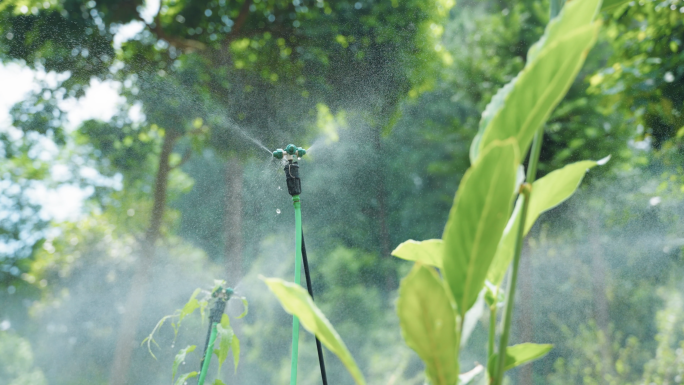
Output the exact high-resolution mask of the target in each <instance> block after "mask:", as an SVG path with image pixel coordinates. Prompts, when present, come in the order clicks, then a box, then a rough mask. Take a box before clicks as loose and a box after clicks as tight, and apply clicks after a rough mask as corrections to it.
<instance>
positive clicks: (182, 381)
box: [174, 372, 197, 385]
mask: <svg viewBox="0 0 684 385" xmlns="http://www.w3.org/2000/svg"><path fill="white" fill-rule="evenodd" d="M193 377H197V372H190V373H185V374H183V375H182V376H180V377H178V379H177V380H176V382H175V384H174V385H183V384H185V381H187V380H189V379H190V378H193Z"/></svg>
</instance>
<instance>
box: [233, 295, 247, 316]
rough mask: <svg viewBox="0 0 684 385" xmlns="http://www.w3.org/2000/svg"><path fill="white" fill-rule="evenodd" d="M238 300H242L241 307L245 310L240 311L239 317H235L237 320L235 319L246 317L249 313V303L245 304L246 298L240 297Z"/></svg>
mask: <svg viewBox="0 0 684 385" xmlns="http://www.w3.org/2000/svg"><path fill="white" fill-rule="evenodd" d="M240 299H241V300H242V306H244V308H245V310H243V311H242V314H240V315H239V316H237V317H235V318H237V319H240V318H242V317H244V316H246V315H247V312H248V311H249V303H248V302H247V298H245V297H242V298H240Z"/></svg>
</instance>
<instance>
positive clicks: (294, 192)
mask: <svg viewBox="0 0 684 385" xmlns="http://www.w3.org/2000/svg"><path fill="white" fill-rule="evenodd" d="M305 154H306V150H304V149H303V148H301V147H297V146H295V145H294V144H288V145H287V146H286V147H285V150H283V149H280V148H279V149H277V150H275V151H273V157H274V158H276V159H278V160H283V159H284V160H285V161H286V162H287V163H286V164H285V168H284V170H285V180H286V182H287V192H288V193H289V194H290V195H291V196H292V203H293V205H294V212H295V267H294V281H295V283H296V284H298V285H299V284H300V280H301V266H302V265H304V276H305V277H306V288H307V290H308V292H309V295H310V296H311V299H313V297H314V293H313V286H312V284H311V274H310V272H309V260H308V258H307V255H306V246H305V244H304V234H303V232H302V206H301V201H300V198H299V195H300V194H301V193H302V181H301V179H300V178H299V163H298V160H299V158H301V157H302V156H304V155H305ZM233 294H234V291H233V289H231V288H225V289H224V288H223V287H220V286H219V287H218V288H217V289H216V290H214V292H213V293H212V294H211V296H212V300H213V305H212V307H211V311H210V315H209V331H208V332H207V340H206V343H205V345H204V357H203V358H202V361H201V362H200V367H201V369H200V374H199V377H198V380H197V384H198V385H204V380H205V378H206V376H207V370H208V369H209V363H210V361H211V356H212V354H213V351H214V342H215V341H216V334H217V325H218V324H219V323H221V317H222V316H223V312H224V311H225V309H226V303H227V302H228V300H230V298H231V297H232V296H233ZM316 349H317V350H318V363H319V366H320V368H321V380H322V381H323V385H328V378H327V375H326V373H325V359H324V358H323V347H322V346H321V341H319V340H318V338H316ZM298 358H299V319H298V318H297V316H293V318H292V359H291V360H292V361H291V367H290V385H296V384H297V364H298Z"/></svg>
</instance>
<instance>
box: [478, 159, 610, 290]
mask: <svg viewBox="0 0 684 385" xmlns="http://www.w3.org/2000/svg"><path fill="white" fill-rule="evenodd" d="M607 160H608V158H605V159H602V160H600V161H598V162H597V161H593V160H585V161H581V162H576V163H572V164H569V165H567V166H565V167H563V168H561V169H559V170H556V171H553V172H551V173H549V174H548V175H546V176H544V177H543V178H540V179H539V180H537V181H535V182H534V184H533V185H532V195H531V196H530V203H529V206H528V211H527V218H526V219H525V231H524V235H525V234H527V233H528V232H529V231H530V229H531V228H532V226H533V225H534V222H535V221H536V220H537V218H539V216H540V215H541V214H542V213H544V212H545V211H548V210H550V209H552V208H554V207H556V206H558V205H559V204H561V203H563V202H564V201H565V200H566V199H568V198H570V196H572V194H573V193H574V192H575V190H577V187H579V184H580V182H582V178H584V174H585V173H586V172H587V171H588V170H589V169H591V168H592V167H594V166H596V165H600V164H604V163H605V162H606V161H607ZM521 210H522V200H521V199H520V198H518V201H517V202H516V204H515V209H514V210H513V214H512V215H511V218H510V219H509V220H508V225H507V226H506V229H505V230H504V233H503V235H502V237H501V240H500V241H499V246H498V248H497V250H496V256H495V257H494V261H493V262H492V265H491V266H490V267H489V271H488V272H487V280H488V281H490V282H492V283H493V284H494V285H496V286H499V285H501V281H502V280H503V278H504V275H505V274H506V270H507V269H508V265H509V264H510V263H511V261H512V260H513V252H514V248H515V238H516V236H517V234H518V226H519V225H520V212H521Z"/></svg>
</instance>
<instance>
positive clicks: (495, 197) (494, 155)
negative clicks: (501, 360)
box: [442, 138, 520, 317]
mask: <svg viewBox="0 0 684 385" xmlns="http://www.w3.org/2000/svg"><path fill="white" fill-rule="evenodd" d="M519 162H520V155H519V152H518V143H517V141H516V140H515V139H513V138H511V139H508V140H506V141H497V142H494V143H492V145H490V146H489V148H487V149H486V150H485V151H484V152H483V153H482V156H481V157H480V159H478V161H477V162H476V163H475V164H474V165H473V166H471V167H470V168H469V169H468V171H466V173H465V175H463V178H462V179H461V183H460V185H459V187H458V191H457V193H456V198H455V199H454V204H453V206H452V207H451V211H450V212H449V220H448V221H447V224H446V227H445V228H444V236H443V237H442V239H443V240H444V254H443V264H444V268H443V270H442V272H443V274H444V277H445V278H446V281H447V283H448V284H449V288H450V289H451V292H452V294H453V298H454V300H455V301H456V304H457V305H458V311H459V313H460V314H461V317H464V316H465V313H466V312H467V311H468V309H470V307H471V306H472V305H473V304H474V303H475V300H476V299H477V295H478V294H479V292H480V290H482V287H483V286H484V280H485V276H486V275H487V270H488V269H489V264H490V263H491V262H492V259H493V258H494V254H495V253H496V247H497V244H498V242H499V239H501V234H502V233H503V230H504V227H506V221H507V220H508V217H509V214H510V212H511V202H512V200H513V193H514V190H515V180H516V169H517V167H518V166H517V165H518V163H519Z"/></svg>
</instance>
